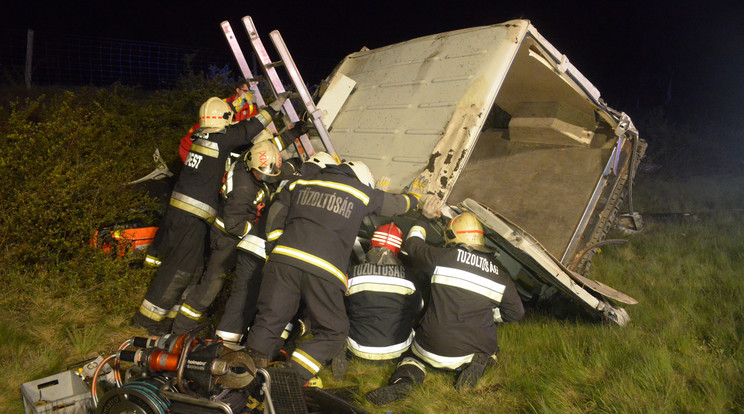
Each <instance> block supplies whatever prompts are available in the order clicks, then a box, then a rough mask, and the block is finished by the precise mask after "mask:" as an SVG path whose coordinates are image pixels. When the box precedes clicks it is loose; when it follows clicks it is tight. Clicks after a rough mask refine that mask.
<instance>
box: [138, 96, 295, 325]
mask: <svg viewBox="0 0 744 414" xmlns="http://www.w3.org/2000/svg"><path fill="white" fill-rule="evenodd" d="M287 96H288V95H286V94H285V95H280V97H279V98H277V100H276V101H274V102H272V103H271V104H270V105H269V107H266V108H264V109H263V110H262V111H261V112H259V114H258V115H256V116H254V117H252V118H250V119H248V120H244V121H241V122H238V123H236V124H233V125H231V124H230V122H231V120H232V116H233V112H232V110H231V109H230V107H229V106H228V104H227V103H226V102H225V101H223V100H221V99H219V98H216V97H213V98H209V99H208V100H207V101H206V102H204V103H203V104H202V106H201V107H200V108H199V118H200V119H199V122H200V125H201V127H200V128H199V129H198V130H197V131H196V132H195V134H197V135H198V136H199V138H198V139H197V140H195V141H194V143H193V145H192V146H191V149H190V150H189V153H188V156H187V158H186V162H185V163H184V165H183V169H182V170H181V173H180V175H179V178H178V181H177V182H176V185H175V187H174V188H173V192H172V193H171V198H170V204H169V205H168V208H167V210H166V212H165V216H164V217H163V221H162V223H161V225H160V227H159V228H158V234H160V233H161V232H164V233H163V234H161V235H160V236H159V238H158V237H157V236H156V238H158V239H159V244H158V247H157V250H158V256H159V258H160V260H161V264H160V266H159V267H158V268H157V271H156V273H155V277H154V278H153V280H152V282H151V284H150V287H149V289H148V290H147V293H146V294H145V298H144V300H143V301H142V304H141V305H140V307H139V311H138V312H137V313H136V314H135V316H134V323H135V324H137V325H140V326H142V327H144V328H146V329H147V330H148V332H149V333H150V334H163V333H167V332H169V331H170V326H168V325H169V323H168V322H169V321H170V322H172V321H173V318H175V316H176V313H177V312H178V306H179V304H180V302H181V299H182V298H181V295H182V294H183V292H184V290H185V289H186V288H187V287H188V286H189V285H190V284H191V283H192V282H194V281H195V280H194V279H195V278H196V277H197V270H198V269H201V268H203V265H204V248H205V240H206V238H207V237H208V234H209V225H210V224H211V223H212V222H213V221H214V218H215V216H216V214H217V207H218V203H219V191H220V186H221V185H222V176H223V174H224V172H225V165H226V162H227V160H228V157H229V156H230V152H231V151H233V150H234V149H236V148H238V147H240V146H243V145H248V144H250V143H251V142H252V139H253V138H254V137H256V136H257V135H259V134H260V133H261V132H262V130H263V129H264V128H265V127H266V126H267V125H268V124H269V123H270V122H271V121H272V117H273V116H275V115H276V114H277V113H279V109H280V108H281V105H282V104H283V103H284V101H286V99H287Z"/></svg>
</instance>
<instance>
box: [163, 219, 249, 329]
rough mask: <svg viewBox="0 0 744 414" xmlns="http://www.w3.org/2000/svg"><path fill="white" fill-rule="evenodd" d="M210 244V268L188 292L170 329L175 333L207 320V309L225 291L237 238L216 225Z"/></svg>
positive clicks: (208, 265)
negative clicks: (223, 289)
mask: <svg viewBox="0 0 744 414" xmlns="http://www.w3.org/2000/svg"><path fill="white" fill-rule="evenodd" d="M209 244H210V253H209V262H208V264H207V268H206V270H205V271H204V275H202V277H201V281H199V284H198V285H197V286H195V287H194V289H192V290H191V292H189V294H188V296H187V297H186V299H184V301H183V303H182V304H181V308H180V309H179V311H178V315H177V316H176V319H175V320H174V321H173V328H172V329H171V332H172V333H174V334H177V335H180V334H183V333H186V332H188V331H189V330H191V329H192V328H195V327H197V326H198V325H200V324H201V323H204V322H205V321H204V318H205V313H206V312H207V309H208V308H209V307H210V306H211V305H212V303H214V301H215V299H217V296H218V295H219V294H220V292H221V291H222V287H223V286H224V284H225V280H226V279H227V275H228V274H230V272H232V271H233V269H234V268H235V262H236V250H235V246H236V245H237V244H238V238H237V237H234V236H231V235H229V234H227V233H225V232H224V231H222V230H221V229H220V228H219V227H218V226H216V225H214V224H213V225H212V227H211V229H210V235H209Z"/></svg>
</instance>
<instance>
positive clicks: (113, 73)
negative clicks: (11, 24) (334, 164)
mask: <svg viewBox="0 0 744 414" xmlns="http://www.w3.org/2000/svg"><path fill="white" fill-rule="evenodd" d="M0 34H2V39H3V40H4V41H3V42H0V85H3V84H5V85H8V84H23V83H24V82H27V78H28V77H29V75H30V81H31V85H44V86H50V85H57V86H60V85H61V86H65V85H70V86H108V85H111V84H114V83H120V84H122V85H126V86H139V87H142V88H144V89H163V88H170V87H173V86H174V85H176V83H177V81H178V79H179V78H180V77H181V76H183V75H184V74H186V73H188V72H189V71H191V72H193V73H205V74H206V75H208V76H214V75H216V74H219V73H227V72H230V73H231V74H232V75H234V77H235V78H238V77H239V76H240V70H239V68H238V67H237V64H236V63H235V58H234V56H233V55H232V54H231V53H230V51H229V48H228V46H227V44H225V47H224V49H221V50H213V49H208V48H202V49H199V48H190V47H182V46H175V45H170V44H163V43H155V42H144V41H132V40H120V39H107V38H97V37H85V36H78V35H69V34H58V33H50V32H43V31H34V32H33V36H32V39H29V35H28V32H27V31H23V30H5V31H0ZM29 44H31V45H32V49H28V45H29ZM247 49H250V48H247ZM244 50H245V48H244ZM29 55H30V57H31V60H30V61H29V62H30V66H27V58H28V56H29ZM245 57H246V59H247V61H248V63H249V65H250V67H251V70H252V72H253V73H254V75H256V74H259V73H260V70H259V69H258V68H257V61H256V59H255V57H254V56H253V54H252V53H246V56H245ZM333 63H334V62H333V61H332V60H331V61H328V59H325V60H323V61H311V62H303V64H301V65H300V66H301V69H303V68H304V69H306V70H309V72H308V73H303V77H304V80H305V82H308V83H310V84H314V83H317V82H319V81H320V80H321V79H322V78H323V77H325V76H326V75H327V74H328V73H324V72H326V71H327V70H328V68H330V67H332V64H333ZM27 67H30V73H27Z"/></svg>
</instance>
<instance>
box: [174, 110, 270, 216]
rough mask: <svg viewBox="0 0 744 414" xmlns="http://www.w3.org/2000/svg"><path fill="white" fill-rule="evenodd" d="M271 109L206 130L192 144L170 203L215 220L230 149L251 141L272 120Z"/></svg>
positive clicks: (196, 214)
mask: <svg viewBox="0 0 744 414" xmlns="http://www.w3.org/2000/svg"><path fill="white" fill-rule="evenodd" d="M271 112H273V111H271V110H270V109H268V110H264V111H261V112H260V113H259V114H258V115H256V116H255V117H253V118H250V119H249V120H245V121H241V122H238V123H237V124H234V125H230V126H228V127H227V128H225V132H222V133H210V134H205V135H204V136H203V137H201V138H199V139H197V140H196V141H194V143H193V144H192V145H191V149H190V150H189V153H188V155H187V156H186V161H185V162H184V164H183V169H182V170H181V173H180V176H179V179H178V182H177V183H176V185H175V187H174V188H173V193H172V194H171V200H170V205H171V206H173V207H175V208H178V209H181V210H184V211H186V212H188V213H191V214H193V215H195V216H198V217H201V218H202V219H204V220H206V221H208V222H210V223H211V222H212V221H214V218H215V216H216V215H217V206H218V203H219V189H220V184H221V182H222V176H223V173H224V172H225V166H226V163H227V160H228V157H229V156H230V152H231V151H232V150H234V149H236V148H238V147H240V146H243V145H246V144H249V143H250V142H251V140H252V139H253V138H254V137H255V136H256V135H258V134H259V133H260V132H261V130H263V128H264V127H265V126H266V125H268V124H269V122H271V116H270V113H271Z"/></svg>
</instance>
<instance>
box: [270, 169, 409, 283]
mask: <svg viewBox="0 0 744 414" xmlns="http://www.w3.org/2000/svg"><path fill="white" fill-rule="evenodd" d="M275 204H276V209H278V210H281V212H282V213H276V212H275V211H273V210H274V208H275V206H274V205H272V207H271V210H270V211H269V216H270V221H269V223H267V235H268V236H269V237H270V238H271V236H272V232H273V233H274V235H276V231H277V230H279V232H281V236H280V237H279V239H278V240H276V242H275V247H273V250H271V253H270V255H269V258H268V260H269V261H275V262H279V263H284V264H288V265H291V266H294V267H297V268H300V269H302V270H304V271H306V272H309V273H311V274H314V275H316V276H319V277H322V278H325V279H327V280H332V281H336V282H338V283H340V284H342V285H343V287H344V289H346V288H347V287H348V280H347V276H346V269H347V268H348V267H349V257H350V255H351V250H352V247H353V244H354V240H355V239H356V236H357V233H358V231H359V226H360V225H361V223H362V219H363V218H364V216H367V215H369V214H382V215H386V216H387V215H398V214H403V213H405V212H407V211H409V210H412V209H415V208H416V207H417V200H416V199H415V198H414V197H413V196H409V195H405V194H393V193H386V192H384V191H381V190H376V189H372V188H370V187H368V186H366V185H364V184H362V183H361V182H360V181H359V180H358V179H357V178H356V175H354V172H353V171H352V170H351V168H350V167H349V166H347V165H343V164H342V165H330V166H327V167H326V168H324V169H322V170H320V171H319V172H317V173H315V174H310V175H308V176H303V177H302V178H300V179H297V180H295V181H293V182H292V183H290V184H288V185H287V186H286V187H285V188H284V189H283V190H282V191H281V192H279V193H278V194H277V202H276V203H275ZM272 240H273V239H272Z"/></svg>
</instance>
